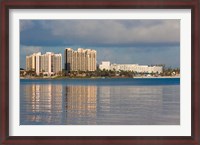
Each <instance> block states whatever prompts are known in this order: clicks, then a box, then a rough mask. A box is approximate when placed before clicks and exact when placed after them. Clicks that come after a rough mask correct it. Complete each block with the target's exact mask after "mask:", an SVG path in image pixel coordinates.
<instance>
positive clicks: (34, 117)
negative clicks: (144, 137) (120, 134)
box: [20, 84, 180, 125]
mask: <svg viewBox="0 0 200 145" xmlns="http://www.w3.org/2000/svg"><path fill="white" fill-rule="evenodd" d="M20 87H21V94H20V95H21V96H22V97H21V99H20V123H21V124H23V125H24V124H55V125H56V124H58V125H61V124H65V125H95V124H97V125H179V124H180V86H179V85H171V86H170V85H166V86H164V85H163V86H117V85H116V86H101V85H98V86H87V85H86V86H83V85H68V86H65V85H63V84H60V85H59V84H56V85H52V84H26V85H23V86H22V85H21V86H20Z"/></svg>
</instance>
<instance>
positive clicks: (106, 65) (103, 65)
mask: <svg viewBox="0 0 200 145" xmlns="http://www.w3.org/2000/svg"><path fill="white" fill-rule="evenodd" d="M99 69H100V70H104V69H105V70H110V61H102V63H101V64H100V65H99Z"/></svg>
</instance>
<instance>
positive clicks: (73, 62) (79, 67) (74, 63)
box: [65, 48, 96, 71]
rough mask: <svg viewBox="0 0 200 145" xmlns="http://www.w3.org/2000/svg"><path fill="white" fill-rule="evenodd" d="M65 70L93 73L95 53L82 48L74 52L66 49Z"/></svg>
mask: <svg viewBox="0 0 200 145" xmlns="http://www.w3.org/2000/svg"><path fill="white" fill-rule="evenodd" d="M65 69H66V70H67V71H95V70H96V51H95V50H91V49H83V48H78V50H77V51H74V50H73V49H71V48H66V49H65Z"/></svg>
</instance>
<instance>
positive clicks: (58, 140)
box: [0, 0, 200, 145]
mask: <svg viewBox="0 0 200 145" xmlns="http://www.w3.org/2000/svg"><path fill="white" fill-rule="evenodd" d="M11 9H36V10H37V9H191V14H192V22H191V26H192V28H191V32H192V34H191V36H192V38H191V39H192V47H191V48H192V60H191V62H192V70H191V72H192V81H191V84H192V86H191V87H192V94H191V96H192V98H191V99H192V104H191V106H192V108H191V110H192V118H191V122H192V123H191V128H192V130H191V132H192V134H191V136H9V131H10V130H12V128H11V127H10V126H9V101H10V100H9V95H10V93H11V92H10V90H9V85H10V84H9V80H10V78H9V70H10V68H9V52H10V51H12V50H9V31H10V30H9V24H10V23H9V10H11ZM199 16H200V15H199V0H176V1H171V0H151V1H148V0H131V1H129V0H124V1H121V0H119V1H105V0H100V1H96V0H95V1H92V0H88V1H79V0H75V1H73V0H65V1H63V0H60V1H51V0H47V1H39V0H35V1H33V0H30V1H29V0H28V1H23V0H17V1H16V0H4V1H2V2H1V67H0V68H1V102H0V104H1V140H0V141H1V144H80V145H81V144H122V145H124V144H193V145H196V144H200V139H199V121H200V120H199V113H200V112H199V111H200V110H199V105H200V102H199V100H200V99H199V90H198V89H199V82H200V80H199V62H200V60H199V59H200V58H199V49H200V48H199Z"/></svg>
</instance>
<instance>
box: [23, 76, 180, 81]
mask: <svg viewBox="0 0 200 145" xmlns="http://www.w3.org/2000/svg"><path fill="white" fill-rule="evenodd" d="M174 78H180V76H159V77H147V76H140V77H132V78H130V77H45V78H40V77H38V78H37V77H30V78H25V77H20V80H62V79H174Z"/></svg>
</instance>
